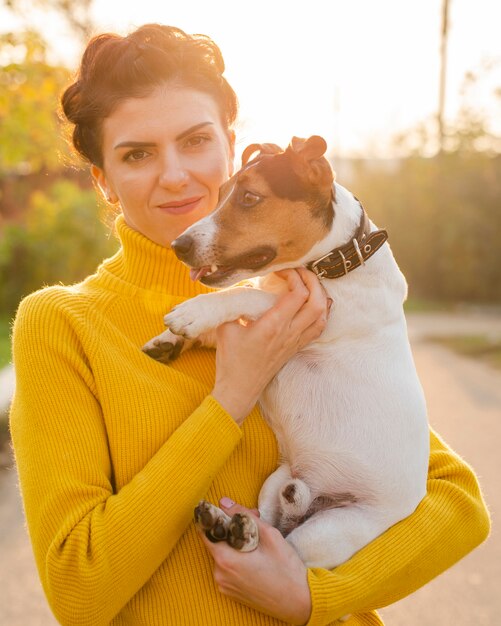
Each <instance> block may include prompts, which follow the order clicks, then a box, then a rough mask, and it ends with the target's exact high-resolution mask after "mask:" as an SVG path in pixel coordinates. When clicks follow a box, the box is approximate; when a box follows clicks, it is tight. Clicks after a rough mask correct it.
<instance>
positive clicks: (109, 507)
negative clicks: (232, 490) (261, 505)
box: [10, 294, 242, 626]
mask: <svg viewBox="0 0 501 626" xmlns="http://www.w3.org/2000/svg"><path fill="white" fill-rule="evenodd" d="M39 295H40V294H36V295H35V297H32V296H30V297H28V298H27V299H25V300H24V301H23V302H22V303H21V306H20V309H19V311H18V315H17V318H16V322H15V326H14V335H13V354H14V365H15V370H16V377H17V380H16V391H15V397H14V400H13V404H12V409H11V420H10V426H11V433H12V440H13V445H14V451H15V457H16V463H17V468H18V472H19V478H20V485H21V490H22V494H23V501H24V507H25V514H26V518H27V522H28V529H29V534H30V539H31V542H32V545H33V549H34V553H35V558H36V562H37V566H38V571H39V575H40V578H41V580H42V584H43V587H44V590H45V593H46V596H47V598H48V601H49V604H50V605H51V608H52V610H53V612H54V614H55V615H56V617H57V618H58V620H59V621H60V622H61V623H62V624H65V625H73V624H85V625H86V626H94V625H104V624H108V623H109V622H110V621H111V620H112V619H113V617H114V616H115V615H117V614H118V613H119V611H120V610H121V609H122V608H123V607H124V606H125V604H126V603H127V602H128V601H129V600H130V599H131V598H132V597H133V596H134V594H135V593H137V591H138V590H139V589H140V588H141V587H142V586H143V585H144V584H145V583H146V582H147V581H148V579H149V578H150V577H151V576H152V574H153V573H154V572H155V570H156V569H157V568H158V567H159V566H160V565H161V563H162V562H163V561H164V560H165V559H166V558H167V557H168V555H169V553H170V552H171V550H172V549H173V548H174V546H175V544H176V542H177V541H178V539H179V538H180V536H181V535H182V533H183V532H184V530H185V529H186V528H187V526H188V524H189V523H190V521H191V520H192V518H193V507H194V505H195V504H196V502H197V501H198V500H200V499H201V498H202V497H204V495H205V494H206V492H207V490H208V489H209V486H210V484H211V482H212V480H213V478H214V476H215V475H216V473H217V472H218V471H219V469H220V468H221V467H222V465H223V464H224V463H225V461H226V460H227V459H228V457H229V456H230V455H231V453H232V452H233V450H234V449H235V447H236V446H237V444H238V443H239V441H240V440H241V437H242V434H241V430H240V428H239V427H238V425H237V424H236V423H235V422H234V420H233V419H232V418H231V416H229V415H228V414H227V413H226V412H225V411H224V409H223V408H222V407H221V406H220V405H219V404H218V403H217V402H216V400H215V399H214V398H212V397H211V396H208V397H206V398H205V399H204V400H203V402H202V404H201V405H200V406H199V407H198V408H196V409H195V411H194V412H193V413H192V414H191V415H186V419H185V420H184V421H183V423H182V425H181V426H180V427H179V428H178V429H177V430H176V431H175V432H174V433H173V434H172V436H171V437H169V439H168V440H167V441H166V442H165V443H164V444H163V446H162V447H161V448H160V449H159V450H158V452H157V453H156V454H155V455H154V456H153V457H152V458H151V460H150V461H149V462H148V463H147V465H146V466H145V467H144V468H143V469H142V470H141V471H140V472H139V473H138V474H136V475H135V477H134V478H133V479H132V480H131V482H130V483H128V484H127V485H125V486H124V487H123V488H122V489H120V490H119V491H118V492H116V491H115V490H114V489H113V475H112V466H111V461H110V455H109V450H108V445H107V436H106V430H105V425H104V421H103V416H102V411H101V407H100V404H99V402H98V401H97V399H96V395H95V393H94V391H93V386H94V385H93V378H92V373H91V370H90V366H89V363H88V362H87V359H86V357H85V354H84V353H83V350H82V347H81V345H80V341H79V340H78V337H77V336H76V335H75V332H74V330H73V327H72V325H71V324H70V323H69V321H68V319H67V317H66V316H65V313H64V310H63V311H61V310H59V309H58V308H57V307H56V308H55V307H54V306H48V304H49V303H48V302H47V301H46V300H44V298H40V297H38V296H39ZM54 337H57V341H56V340H55V339H54Z"/></svg>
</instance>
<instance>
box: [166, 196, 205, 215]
mask: <svg viewBox="0 0 501 626" xmlns="http://www.w3.org/2000/svg"><path fill="white" fill-rule="evenodd" d="M201 200H202V196H197V197H195V198H185V199H184V200H176V201H175V202H166V203H165V204H160V205H159V208H160V209H162V211H164V212H165V213H169V214H170V215H182V214H183V213H189V212H190V211H193V209H196V208H197V207H198V205H199V203H200V201H201Z"/></svg>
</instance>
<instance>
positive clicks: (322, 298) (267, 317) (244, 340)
mask: <svg viewBox="0 0 501 626" xmlns="http://www.w3.org/2000/svg"><path fill="white" fill-rule="evenodd" d="M278 275H279V276H281V277H282V278H284V279H285V280H286V281H287V285H288V288H289V291H288V293H286V294H285V295H283V296H281V297H280V299H279V300H278V302H277V304H276V305H275V306H274V307H273V308H271V309H270V310H269V311H267V312H266V313H265V314H264V315H263V316H262V317H261V318H260V319H258V320H257V321H255V322H250V323H248V324H246V325H242V324H241V323H239V322H229V323H227V324H222V325H221V326H220V327H219V328H218V329H217V352H216V382H215V385H214V389H213V392H212V395H213V397H214V398H215V399H216V400H217V401H218V402H219V403H220V404H221V405H222V406H223V407H224V408H225V409H226V411H228V413H229V414H230V415H231V416H232V417H233V419H234V420H235V421H236V422H237V423H238V424H241V423H242V422H243V420H244V419H245V417H246V416H247V415H248V414H249V413H250V411H251V410H252V407H253V406H254V405H255V404H256V402H257V400H258V398H259V396H260V395H261V393H262V391H263V390H264V388H265V387H266V385H267V384H268V383H269V382H270V380H271V379H272V378H273V376H275V374H276V373H277V372H278V371H279V370H280V368H281V367H282V366H283V365H284V364H285V363H286V362H287V361H288V360H289V359H290V358H291V357H292V356H293V355H294V354H295V353H296V352H298V350H300V349H301V348H303V347H304V346H306V345H308V344H309V343H310V342H311V341H313V340H314V339H316V338H317V337H319V336H320V334H321V333H322V331H323V330H324V328H325V325H326V323H327V315H328V299H327V296H326V294H325V291H324V289H323V287H322V286H321V284H320V282H319V280H318V278H317V277H316V276H315V274H313V272H310V271H308V270H306V269H303V268H300V269H297V270H283V271H282V272H278Z"/></svg>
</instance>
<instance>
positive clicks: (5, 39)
mask: <svg viewBox="0 0 501 626" xmlns="http://www.w3.org/2000/svg"><path fill="white" fill-rule="evenodd" d="M0 55H1V56H0V58H2V59H6V60H7V62H6V63H5V64H3V65H1V67H0V172H1V176H5V175H7V174H8V173H12V174H28V173H32V172H37V171H41V170H43V171H49V172H51V171H55V170H61V168H62V165H63V162H64V160H69V159H70V152H69V149H68V145H67V143H66V141H65V140H64V139H63V135H62V133H61V132H60V123H59V120H58V115H57V110H58V106H59V96H60V93H61V91H62V89H63V87H64V86H65V85H66V84H67V83H68V80H69V76H70V72H69V70H68V69H67V68H63V67H54V66H52V65H49V64H48V63H47V61H46V46H45V43H44V42H43V40H42V39H41V37H40V36H39V35H37V34H36V33H35V32H33V31H26V32H22V33H7V34H3V35H0ZM16 59H18V60H16Z"/></svg>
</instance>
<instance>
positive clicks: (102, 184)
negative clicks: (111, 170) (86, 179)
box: [90, 164, 118, 204]
mask: <svg viewBox="0 0 501 626" xmlns="http://www.w3.org/2000/svg"><path fill="white" fill-rule="evenodd" d="M90 173H91V175H92V178H93V179H94V182H95V183H96V185H97V186H98V187H99V189H100V190H101V193H102V194H103V196H104V197H105V199H106V201H107V202H109V203H110V204H116V203H117V202H118V198H117V196H116V195H115V193H114V192H113V191H112V190H111V189H110V186H109V185H108V182H107V181H106V176H105V175H104V170H102V169H101V168H100V167H98V166H97V165H94V164H93V165H91V166H90Z"/></svg>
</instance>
